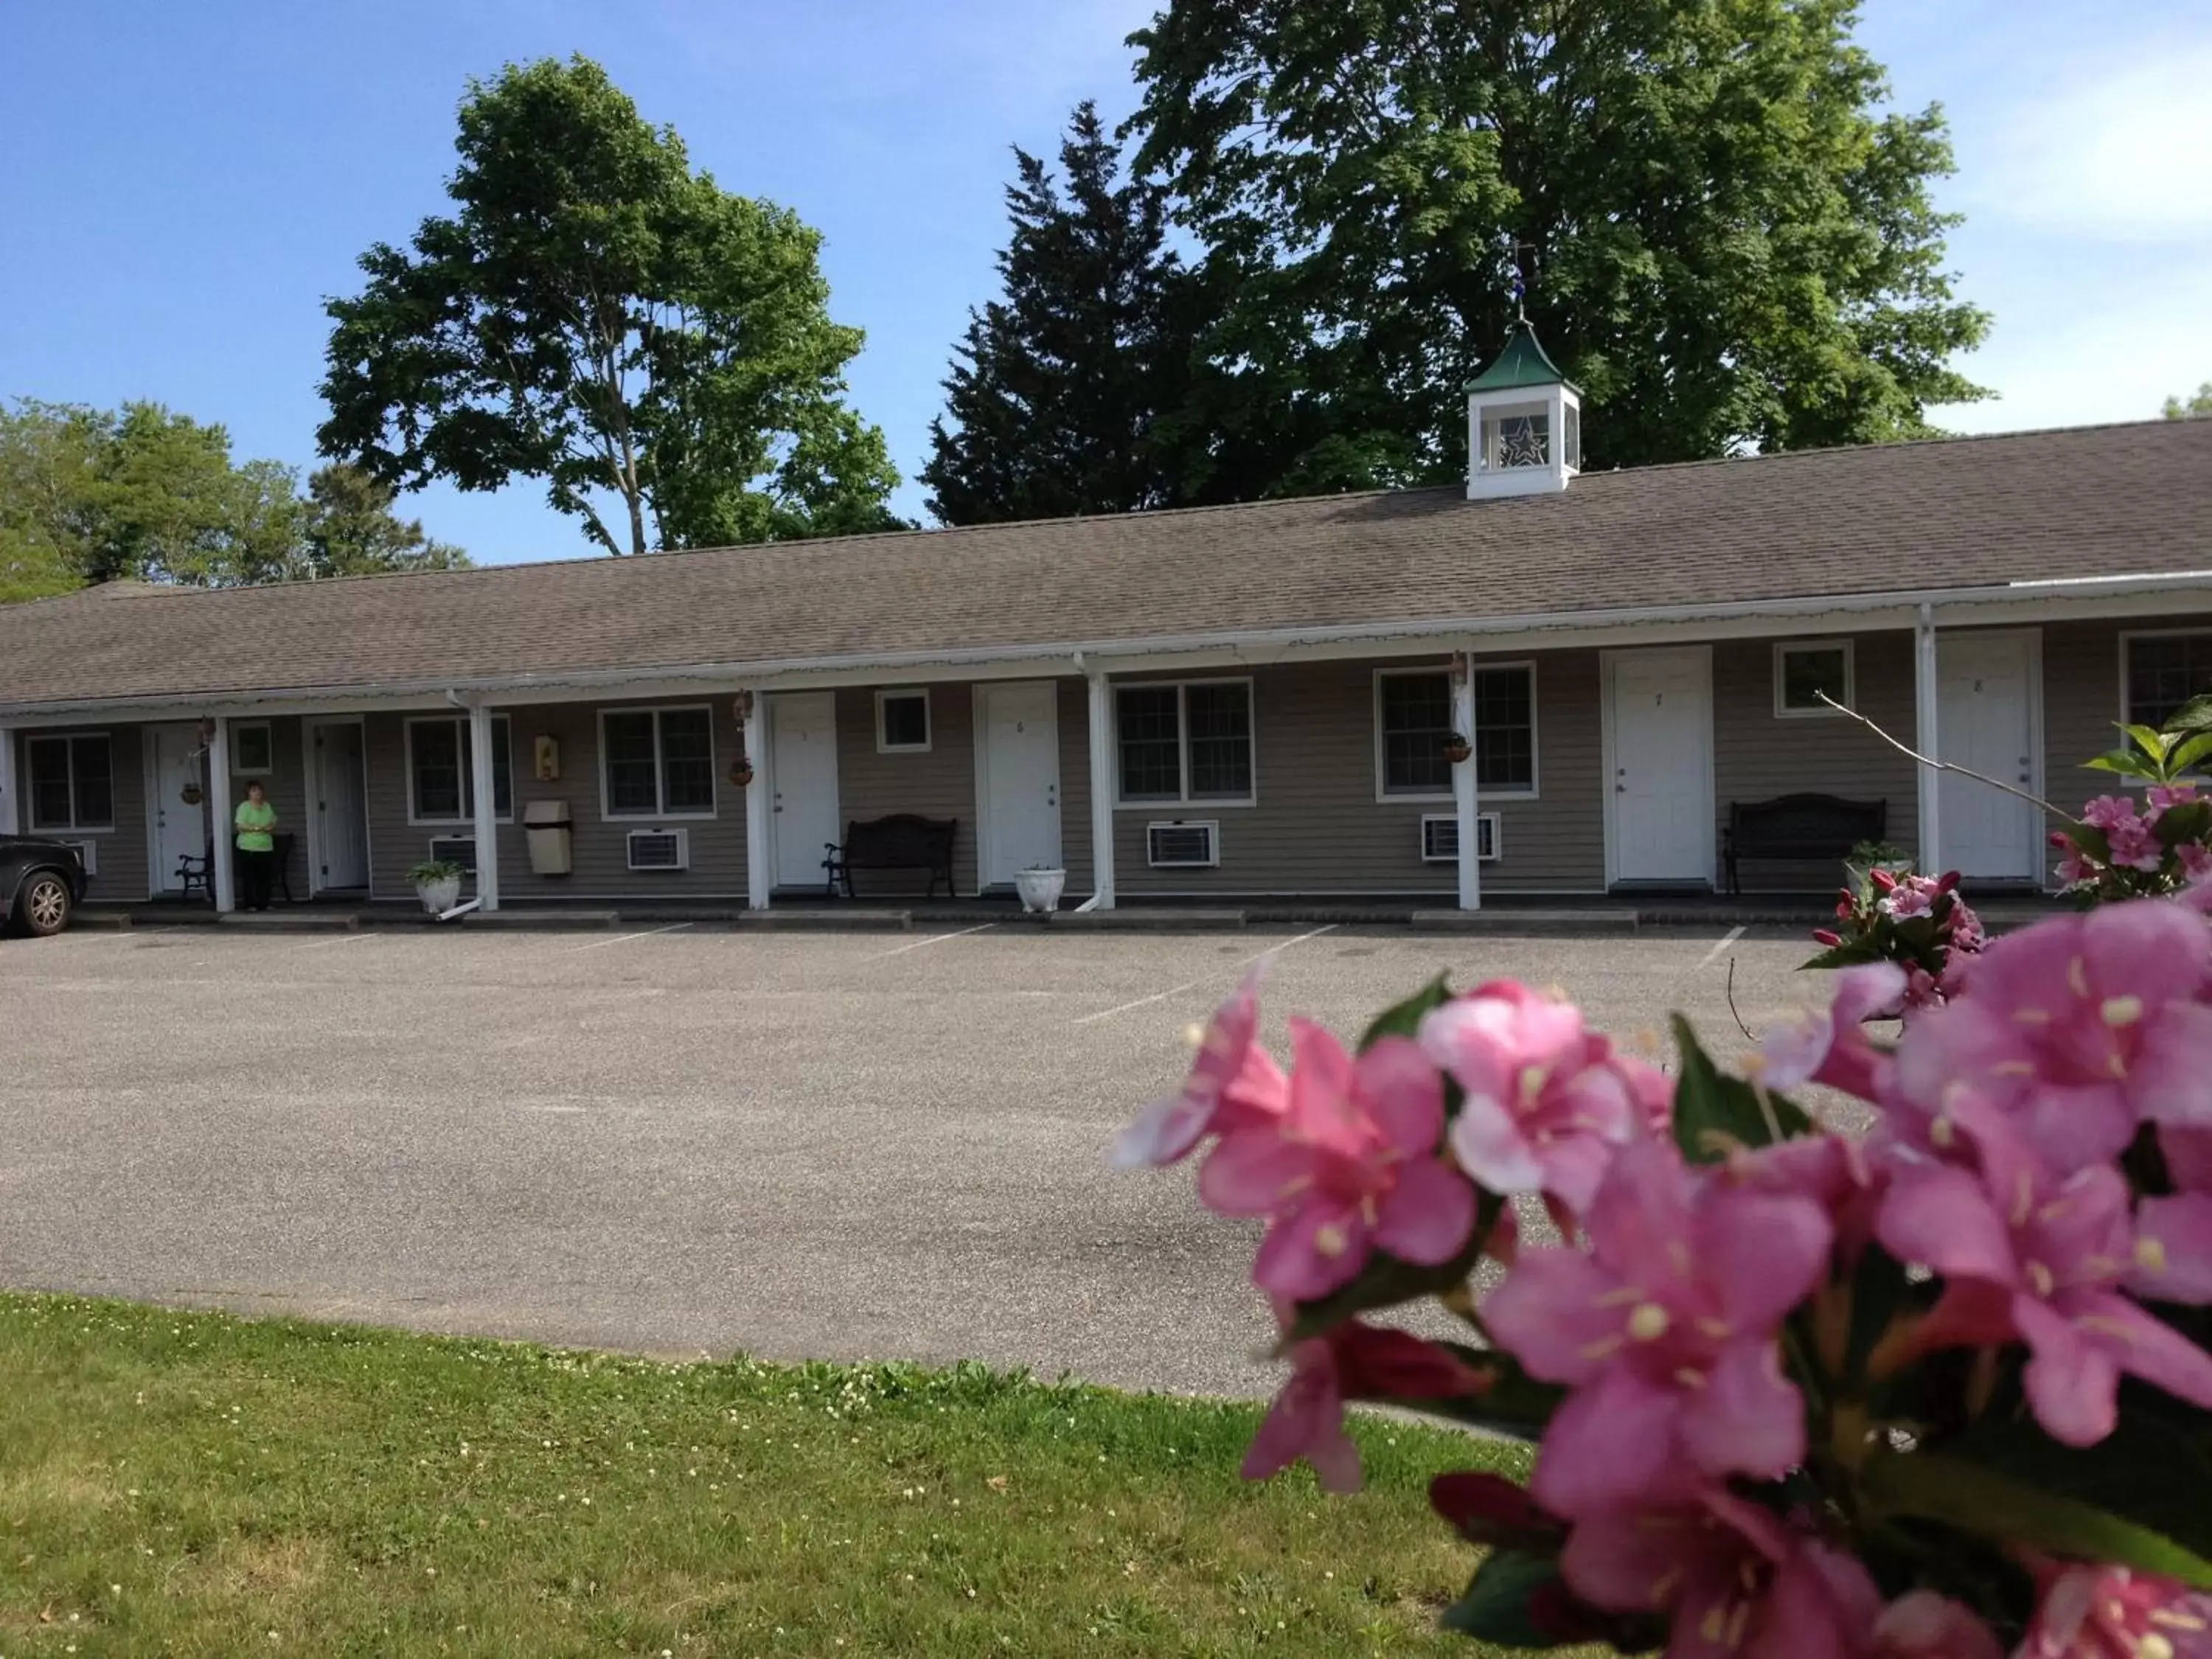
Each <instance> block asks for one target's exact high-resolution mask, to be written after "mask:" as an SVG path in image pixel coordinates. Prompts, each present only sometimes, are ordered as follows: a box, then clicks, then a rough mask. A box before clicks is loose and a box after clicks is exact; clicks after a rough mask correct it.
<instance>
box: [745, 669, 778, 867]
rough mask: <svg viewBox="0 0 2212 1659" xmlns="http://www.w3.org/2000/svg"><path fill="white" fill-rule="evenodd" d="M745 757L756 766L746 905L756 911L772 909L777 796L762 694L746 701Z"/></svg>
mask: <svg viewBox="0 0 2212 1659" xmlns="http://www.w3.org/2000/svg"><path fill="white" fill-rule="evenodd" d="M745 758H746V759H747V760H749V761H750V762H751V763H752V765H753V781H752V784H751V787H749V788H748V789H746V791H745V902H746V904H747V905H749V906H750V908H753V909H756V910H765V909H767V908H768V896H769V888H770V887H771V886H772V885H773V884H774V883H773V881H772V880H771V878H772V876H773V875H774V873H775V872H773V871H771V870H770V869H769V864H768V861H769V806H770V805H771V804H772V803H773V802H774V801H775V796H774V795H773V794H772V793H769V792H770V791H771V790H772V789H773V788H774V787H775V786H774V785H773V784H772V783H771V782H770V781H769V775H768V698H767V697H766V696H763V694H761V693H760V692H758V691H755V692H751V693H750V694H749V695H748V699H747V701H746V702H745Z"/></svg>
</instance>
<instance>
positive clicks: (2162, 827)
mask: <svg viewBox="0 0 2212 1659" xmlns="http://www.w3.org/2000/svg"><path fill="white" fill-rule="evenodd" d="M2208 832H2212V801H2204V800H2192V801H2184V802H2183V803H2182V804H2181V805H2179V806H2169V807H2167V808H2166V811H2163V812H2160V814H2159V815H2158V822H2157V823H2154V824H2153V825H2152V826H2151V833H2152V834H2153V835H2154V836H2157V837H2158V840H2159V844H2160V846H2162V847H2179V845H2181V843H2182V842H2185V841H2203V839H2204V837H2205V836H2206V834H2207V833H2208Z"/></svg>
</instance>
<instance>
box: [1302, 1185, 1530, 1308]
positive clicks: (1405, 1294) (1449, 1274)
mask: <svg viewBox="0 0 2212 1659" xmlns="http://www.w3.org/2000/svg"><path fill="white" fill-rule="evenodd" d="M1504 1207H1505V1200H1504V1199H1502V1198H1500V1197H1499V1196H1498V1194H1496V1193H1492V1192H1482V1191H1480V1190H1479V1189H1478V1192H1477V1194H1476V1204H1475V1212H1474V1231H1473V1232H1471V1233H1469V1234H1468V1240H1467V1243H1466V1244H1465V1245H1463V1246H1462V1248H1461V1249H1460V1253H1459V1254H1458V1255H1455V1256H1454V1257H1453V1258H1452V1259H1451V1260H1450V1261H1445V1262H1442V1263H1439V1264H1438V1265H1437V1266H1435V1267H1424V1266H1422V1265H1421V1264H1420V1263H1419V1262H1415V1261H1400V1260H1399V1259H1398V1258H1397V1257H1396V1256H1395V1255H1390V1254H1389V1252H1388V1251H1385V1250H1377V1251H1376V1252H1375V1253H1374V1254H1373V1255H1370V1256H1369V1257H1368V1258H1367V1265H1366V1266H1364V1267H1362V1268H1361V1269H1360V1270H1359V1276H1358V1278H1357V1279H1353V1280H1352V1282H1351V1283H1350V1284H1349V1285H1346V1286H1344V1288H1343V1289H1341V1290H1338V1291H1331V1292H1330V1293H1329V1294H1328V1295H1327V1296H1325V1297H1321V1298H1320V1299H1319V1300H1318V1301H1314V1302H1301V1303H1299V1304H1298V1310H1297V1317H1296V1318H1294V1319H1293V1320H1292V1321H1291V1328H1290V1329H1289V1330H1288V1331H1286V1332H1285V1333H1284V1335H1283V1344H1284V1346H1289V1345H1290V1344H1291V1343H1293V1342H1303V1341H1304V1340H1306V1339H1307V1338H1309V1337H1315V1336H1319V1335H1320V1334H1322V1332H1323V1331H1325V1330H1327V1329H1328V1328H1329V1327H1331V1326H1332V1325H1340V1324H1342V1323H1343V1322H1345V1321H1346V1320H1347V1319H1350V1318H1351V1317H1352V1316H1353V1315H1355V1314H1363V1313H1366V1312H1368V1311H1370V1310H1372V1309H1376V1308H1395V1307H1396V1306H1397V1305H1398V1304H1401V1303H1402V1302H1412V1301H1415V1300H1417V1299H1419V1297H1425V1296H1437V1295H1439V1294H1441V1293H1442V1292H1443V1291H1449V1290H1453V1289H1455V1288H1457V1287H1458V1286H1459V1285H1463V1284H1465V1283H1466V1282H1467V1276H1468V1274H1469V1273H1473V1272H1474V1264H1475V1263H1476V1262H1478V1261H1480V1260H1482V1251H1483V1247H1484V1246H1485V1245H1486V1244H1487V1243H1489V1242H1490V1231H1491V1229H1492V1227H1493V1226H1494V1225H1496V1224H1497V1221H1498V1212H1499V1211H1501V1210H1503V1209H1504Z"/></svg>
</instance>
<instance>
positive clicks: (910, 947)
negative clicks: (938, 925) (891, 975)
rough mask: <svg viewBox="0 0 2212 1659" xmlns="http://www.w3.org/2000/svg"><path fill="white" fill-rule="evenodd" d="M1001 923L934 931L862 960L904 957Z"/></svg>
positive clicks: (984, 923) (963, 937)
mask: <svg viewBox="0 0 2212 1659" xmlns="http://www.w3.org/2000/svg"><path fill="white" fill-rule="evenodd" d="M998 925H999V924H998V923H997V922H995V921H986V922H979V923H978V924H977V925H976V926H975V927H963V928H960V929H959V930H958V931H957V932H955V933H932V934H931V935H930V936H929V937H928V938H927V939H915V940H914V941H912V942H911V943H910V944H906V945H898V946H896V948H894V949H892V950H889V951H872V952H871V953H870V954H869V955H867V956H865V957H861V958H860V960H861V961H863V962H881V961H882V960H883V959H884V957H902V956H904V955H905V954H906V953H907V952H908V951H919V950H920V949H921V947H922V946H923V945H941V944H943V943H944V942H945V940H946V939H966V938H967V937H968V935H969V934H970V933H982V932H984V931H985V930H986V929H988V928H992V927H997V926H998Z"/></svg>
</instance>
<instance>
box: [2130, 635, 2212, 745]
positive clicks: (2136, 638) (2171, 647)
mask: <svg viewBox="0 0 2212 1659" xmlns="http://www.w3.org/2000/svg"><path fill="white" fill-rule="evenodd" d="M2120 659H2121V675H2120V678H2121V680H2122V682H2123V684H2124V686H2125V688H2126V692H2127V706H2126V708H2124V709H2123V710H2122V713H2123V714H2124V715H2125V717H2126V719H2127V721H2128V724H2130V726H2155V727H2157V728H2159V729H2160V730H2161V731H2163V730H2164V729H2165V726H2166V721H2168V720H2172V718H2173V715H2174V711H2175V710H2177V709H2179V708H2180V707H2181V705H2182V704H2184V703H2185V702H2188V701H2189V700H2190V699H2191V697H2201V696H2203V695H2204V694H2205V693H2207V692H2208V691H2212V634H2133V635H2127V636H2126V637H2124V639H2123V640H2122V641H2121V642H2120Z"/></svg>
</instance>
